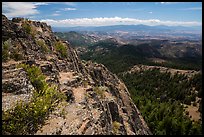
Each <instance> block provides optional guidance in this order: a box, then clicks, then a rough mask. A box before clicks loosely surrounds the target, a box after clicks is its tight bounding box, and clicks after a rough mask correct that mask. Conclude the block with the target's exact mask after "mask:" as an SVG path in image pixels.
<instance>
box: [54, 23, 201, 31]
mask: <svg viewBox="0 0 204 137" xmlns="http://www.w3.org/2000/svg"><path fill="white" fill-rule="evenodd" d="M52 28H53V31H54V32H67V31H106V32H109V31H150V32H151V31H152V32H155V31H165V32H171V31H193V32H201V31H202V28H201V27H184V26H165V25H158V26H148V25H142V24H140V25H113V26H99V27H94V26H91V27H84V26H78V27H52Z"/></svg>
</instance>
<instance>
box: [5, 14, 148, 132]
mask: <svg viewBox="0 0 204 137" xmlns="http://www.w3.org/2000/svg"><path fill="white" fill-rule="evenodd" d="M24 21H25V20H24V19H22V18H14V19H12V21H11V20H8V19H7V18H6V17H5V16H3V15H2V32H3V42H4V41H6V40H8V39H10V40H11V47H10V48H11V49H13V48H14V47H15V44H16V43H17V44H18V47H17V48H19V49H21V50H22V51H21V52H22V54H23V55H24V58H23V59H22V60H20V61H14V60H12V59H10V60H8V61H6V62H4V63H3V64H2V65H3V71H2V72H3V77H2V78H3V79H2V81H3V83H2V92H3V96H2V104H3V105H2V110H3V111H4V110H6V109H8V108H12V107H14V106H15V102H16V101H18V100H23V101H24V102H28V101H29V97H27V96H26V97H24V95H29V96H31V95H32V91H33V86H32V84H31V82H30V81H29V79H28V78H27V74H26V72H25V71H24V70H23V69H21V68H18V69H17V64H20V63H25V64H30V65H32V64H33V65H36V66H39V67H40V68H41V70H42V72H43V74H44V75H45V76H46V80H47V82H49V83H51V84H55V85H57V87H58V89H59V92H63V93H64V95H65V96H66V98H67V99H66V100H64V101H62V102H60V103H59V104H58V106H57V107H56V108H55V110H54V111H52V112H51V114H50V115H49V116H48V118H47V120H46V121H45V124H44V125H42V126H41V128H40V129H39V130H38V131H37V132H36V133H35V134H37V135H39V134H61V135H80V134H86V135H95V134H101V135H113V134H118V135H149V134H151V132H150V130H149V128H148V126H147V125H146V123H145V121H144V119H143V118H142V116H141V114H140V112H139V110H138V109H137V107H136V106H135V105H134V103H133V101H132V100H131V98H130V95H129V92H128V90H127V88H126V86H125V85H124V83H123V82H122V81H121V80H119V79H118V78H117V76H116V75H115V74H112V73H111V72H110V71H108V70H107V68H106V67H104V66H103V65H102V64H95V63H92V62H82V61H81V60H80V59H79V58H78V56H77V53H76V51H75V50H73V49H72V48H71V47H70V46H69V44H68V43H67V42H64V44H65V45H66V46H67V53H68V56H67V57H66V58H65V59H61V58H60V57H59V56H58V54H57V53H56V52H55V50H54V48H53V47H54V43H55V42H57V41H61V40H59V39H58V38H57V37H56V36H54V35H53V33H52V30H51V27H50V26H48V25H47V24H45V23H41V22H35V21H28V23H29V25H30V26H32V27H33V29H34V30H35V32H36V31H37V33H35V35H33V36H32V35H29V34H27V33H26V31H25V30H24V29H23V28H22V26H21V25H22V23H23V22H24ZM38 39H41V40H43V41H45V43H46V44H47V45H48V46H49V49H50V51H51V52H49V53H46V54H44V53H42V51H41V49H40V48H41V47H40V46H39V45H38V44H37V43H36V40H38ZM8 93H9V94H8ZM22 96H23V97H22ZM9 98H12V99H13V98H14V99H13V100H12V101H11V100H9ZM10 104H13V105H10Z"/></svg>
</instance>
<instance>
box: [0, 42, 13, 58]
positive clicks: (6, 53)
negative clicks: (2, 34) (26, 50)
mask: <svg viewBox="0 0 204 137" xmlns="http://www.w3.org/2000/svg"><path fill="white" fill-rule="evenodd" d="M10 46H11V43H10V41H9V40H7V41H5V42H3V41H2V61H4V62H5V61H7V60H8V59H9V47H10Z"/></svg>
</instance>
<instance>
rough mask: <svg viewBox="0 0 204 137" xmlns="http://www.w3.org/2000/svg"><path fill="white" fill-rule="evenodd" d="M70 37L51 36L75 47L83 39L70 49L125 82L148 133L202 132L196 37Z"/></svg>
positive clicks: (126, 33)
mask: <svg viewBox="0 0 204 137" xmlns="http://www.w3.org/2000/svg"><path fill="white" fill-rule="evenodd" d="M71 33H73V32H55V34H56V35H57V36H59V37H60V38H64V39H65V40H67V41H70V38H72V39H71V41H70V43H71V44H72V43H73V44H74V45H75V41H78V40H79V39H82V38H81V37H83V39H82V41H81V42H82V43H81V45H80V44H79V46H78V45H75V46H73V47H74V48H75V49H76V50H77V53H78V54H79V56H80V57H81V59H84V60H86V61H89V60H91V61H94V62H97V63H102V64H104V65H105V66H106V67H107V68H108V69H109V70H110V71H111V72H113V73H116V74H117V76H118V77H119V78H121V79H122V80H123V81H124V83H125V84H126V86H127V88H128V90H129V91H130V94H131V98H132V99H133V101H134V103H135V104H136V105H137V106H139V110H141V114H142V116H143V117H144V119H145V121H147V124H148V126H149V127H150V129H151V131H152V132H153V134H156V135H163V134H164V135H166V134H167V135H177V134H197V133H198V134H199V133H201V123H202V97H201V94H202V93H201V92H202V86H201V85H202V84H201V82H202V69H201V68H202V41H201V39H200V38H199V36H198V35H197V34H192V35H191V36H192V37H190V35H189V34H185V33H183V34H181V33H180V34H179V36H176V35H175V33H172V32H171V33H170V32H169V33H167V34H166V35H151V36H148V35H143V34H142V33H141V35H139V34H138V33H137V32H134V31H131V32H129V31H119V30H118V31H114V32H106V31H77V32H75V35H74V36H75V38H76V39H75V41H74V38H73V36H72V35H71ZM59 34H60V35H59ZM67 34H69V35H67ZM163 34H164V33H163ZM70 35H71V36H70ZM66 36H69V37H66ZM93 37H94V38H95V39H94V40H93V39H92V38H93ZM88 41H89V42H88ZM82 45H83V46H82ZM167 125H168V126H167ZM175 129H176V130H175Z"/></svg>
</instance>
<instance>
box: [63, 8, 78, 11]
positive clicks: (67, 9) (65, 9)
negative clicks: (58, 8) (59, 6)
mask: <svg viewBox="0 0 204 137" xmlns="http://www.w3.org/2000/svg"><path fill="white" fill-rule="evenodd" d="M63 10H64V11H69V10H76V8H64V9H63Z"/></svg>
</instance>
